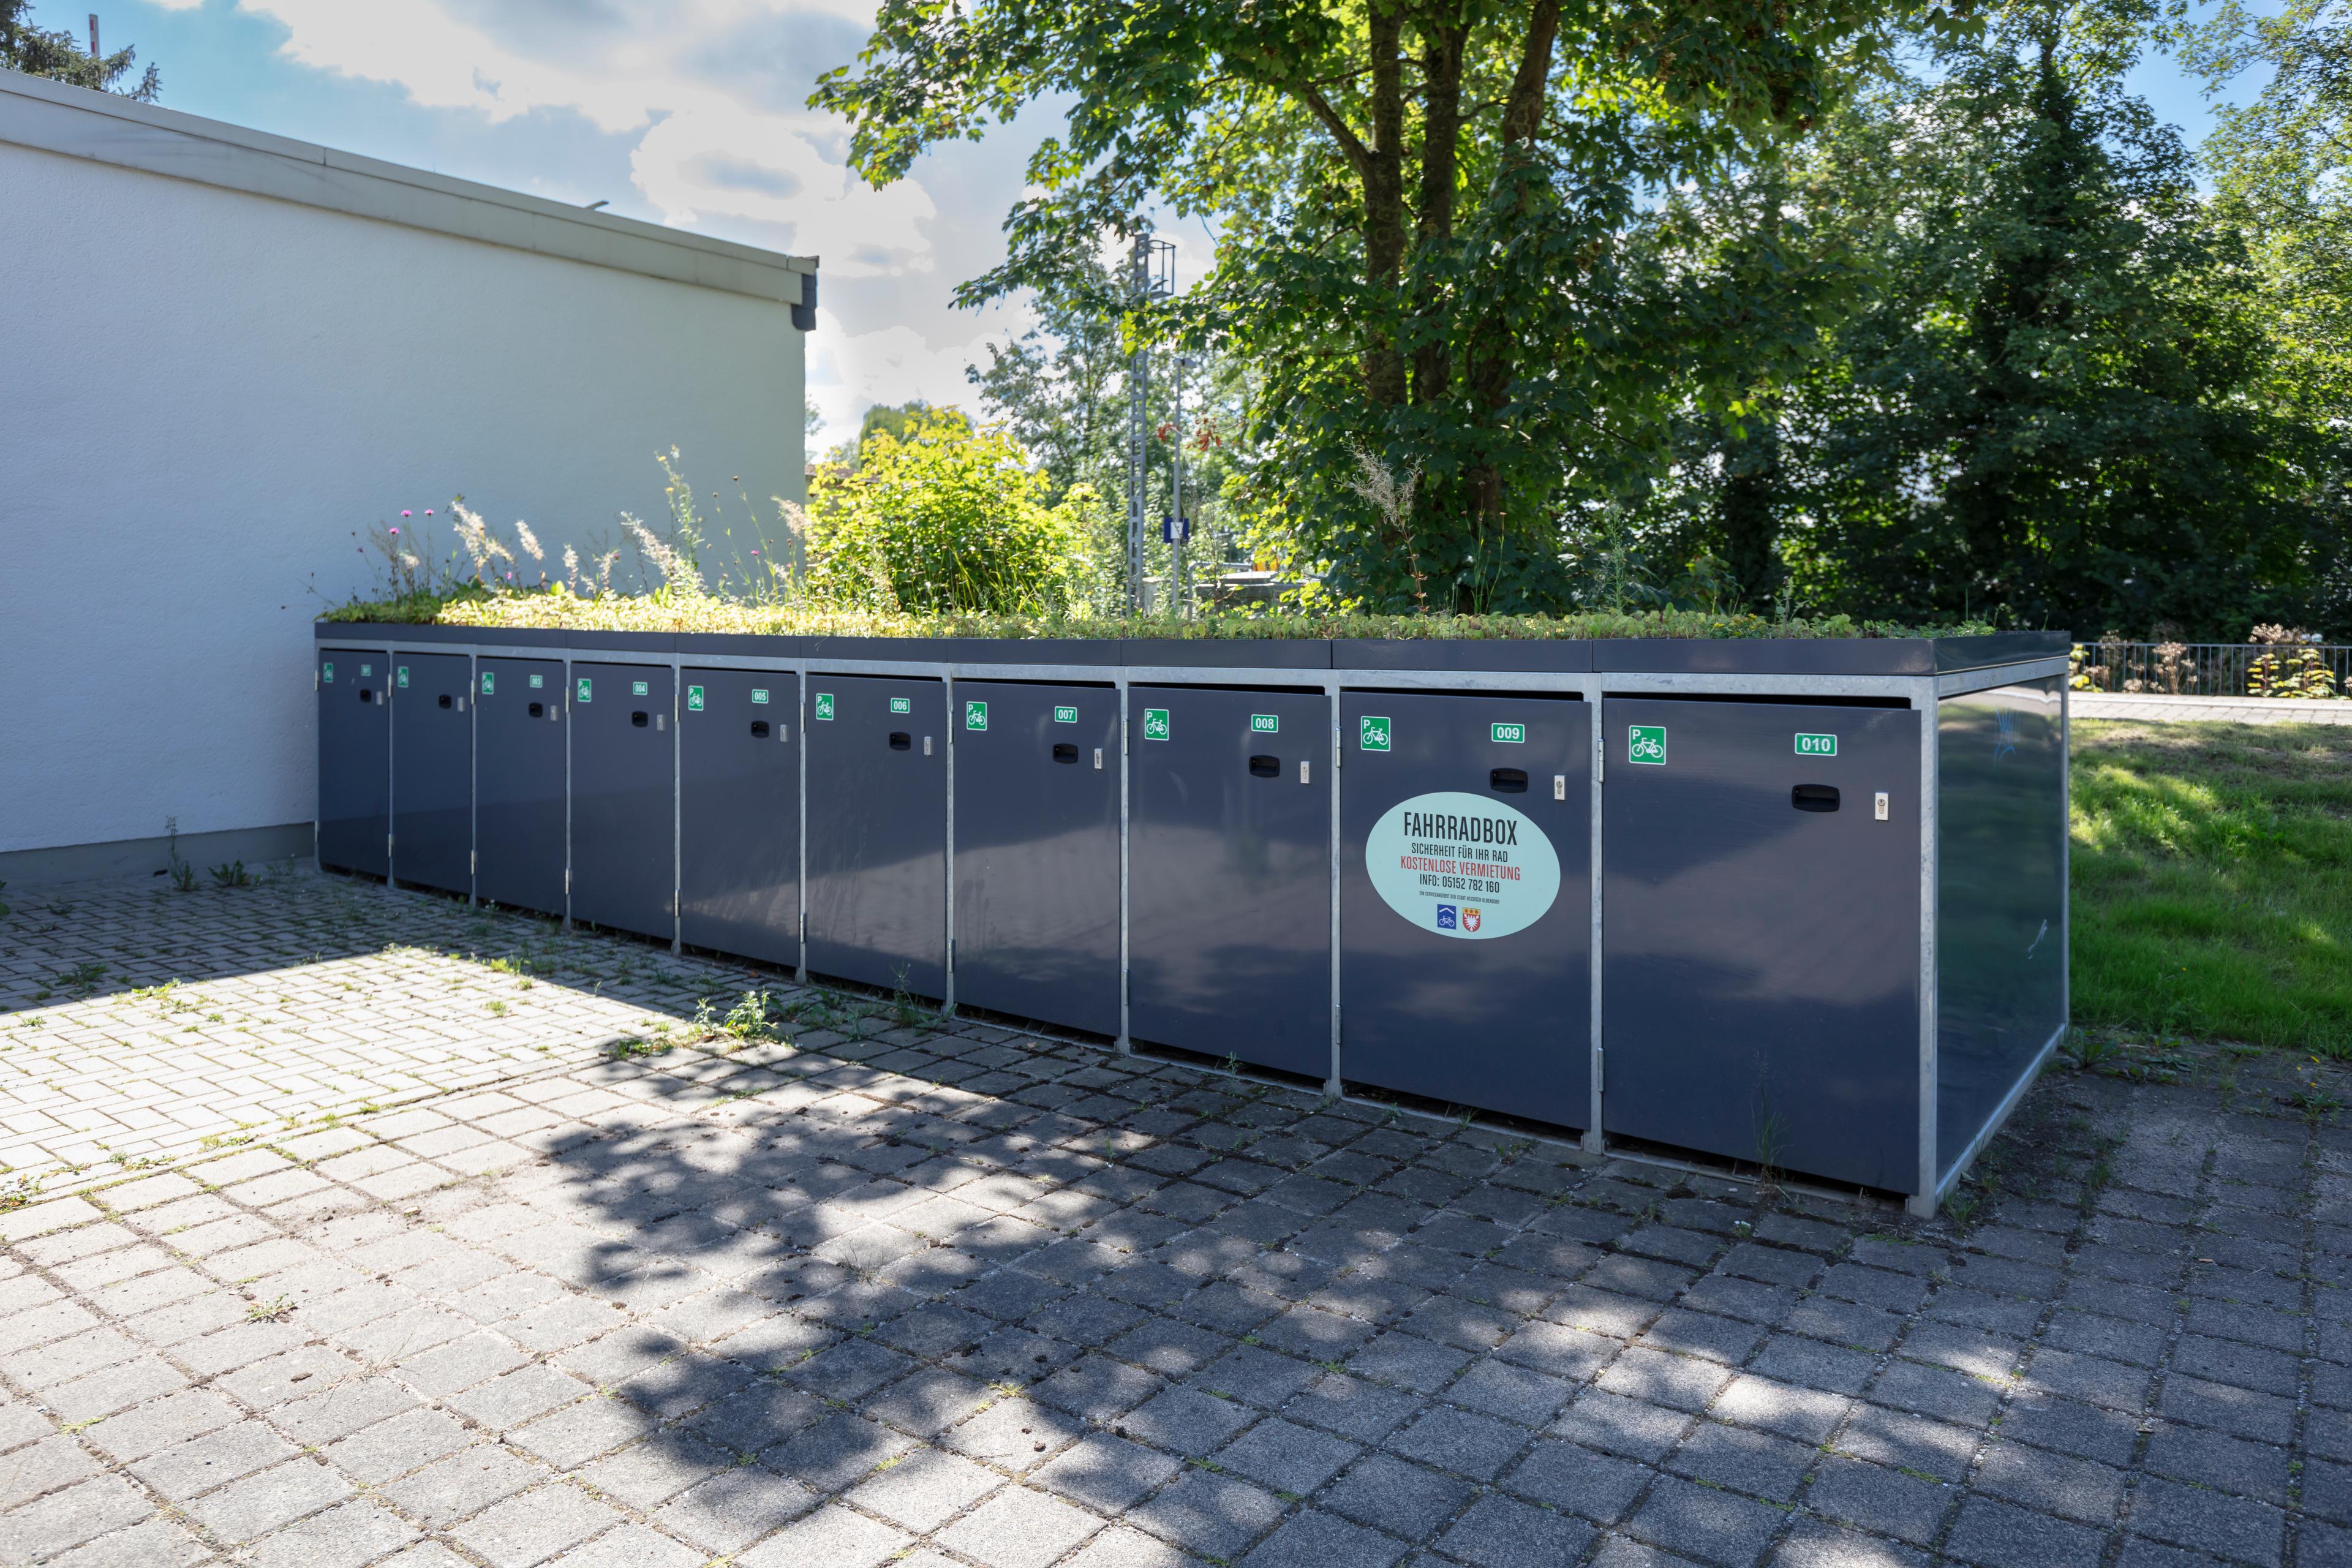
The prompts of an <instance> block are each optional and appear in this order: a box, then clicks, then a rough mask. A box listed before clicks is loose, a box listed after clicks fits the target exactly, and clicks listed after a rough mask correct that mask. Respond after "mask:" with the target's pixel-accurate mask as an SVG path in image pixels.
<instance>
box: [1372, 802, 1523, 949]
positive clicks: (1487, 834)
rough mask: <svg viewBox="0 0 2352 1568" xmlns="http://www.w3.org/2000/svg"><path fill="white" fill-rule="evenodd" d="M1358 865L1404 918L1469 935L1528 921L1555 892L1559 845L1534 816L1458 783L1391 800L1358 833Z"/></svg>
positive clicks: (1490, 935) (1491, 935) (1507, 931)
mask: <svg viewBox="0 0 2352 1568" xmlns="http://www.w3.org/2000/svg"><path fill="white" fill-rule="evenodd" d="M1364 868H1365V870H1366V871H1367V872H1369V873H1370V877H1371V879H1372V889H1373V890H1374V891H1375V892H1377V893H1379V894H1380V896H1381V901H1382V902H1384V903H1386V904H1387V905H1388V907H1389V908H1391V909H1392V910H1395V911H1396V912H1397V913H1398V914H1400V915H1402V917H1404V919H1406V920H1408V921H1412V923H1413V924H1414V925H1417V926H1419V927H1420V928H1421V929H1422V930H1423V931H1434V932H1436V933H1437V934H1438V935H1440V936H1449V937H1457V938H1462V939H1465V940H1468V941H1474V942H1491V941H1493V940H1494V939H1495V938H1496V937H1504V936H1509V935H1511V934H1512V933H1513V932H1515V931H1525V930H1527V929H1528V927H1529V926H1531V925H1533V924H1535V923H1536V922H1537V921H1539V920H1541V919H1543V917H1544V915H1545V913H1546V912H1547V911H1548V910H1550V908H1551V906H1552V902H1553V900H1556V899H1558V898H1559V851H1557V850H1555V849H1554V848H1553V847H1552V845H1551V840H1550V839H1549V838H1547V837H1544V831H1543V829H1542V828H1541V827H1539V826H1537V825H1536V822H1535V819H1534V818H1532V817H1530V816H1526V815H1525V814H1524V813H1521V812H1517V811H1514V810H1513V809H1511V807H1509V806H1507V805H1504V804H1503V803H1502V802H1501V801H1498V800H1495V799H1492V798H1491V797H1489V796H1486V795H1468V794H1465V793H1464V792H1462V791H1459V790H1448V791H1444V792H1442V793H1439V794H1435V795H1414V796H1413V797H1412V799H1410V800H1405V801H1400V802H1398V803H1397V804H1396V805H1392V806H1391V807H1390V808H1389V809H1388V811H1387V812H1386V813H1384V814H1383V815H1382V816H1381V819H1380V820H1379V821H1378V822H1376V823H1374V824H1373V825H1372V831H1371V833H1370V835H1369V836H1368V837H1366V838H1365V840H1364ZM1470 899H1475V900H1478V901H1477V902H1476V903H1475V904H1474V903H1469V902H1466V901H1465V900H1470Z"/></svg>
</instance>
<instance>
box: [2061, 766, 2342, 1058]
mask: <svg viewBox="0 0 2352 1568" xmlns="http://www.w3.org/2000/svg"><path fill="white" fill-rule="evenodd" d="M2073 832H2074V1021H2075V1023H2076V1024H2078V1025H2082V1026H2085V1027H2088V1028H2093V1029H2098V1028H2108V1029H2123V1030H2128V1031H2134V1032H2141V1033H2147V1034H2153V1035H2159V1036H2163V1035H2170V1036H2187V1037H2200V1038H2213V1039H2231V1040H2244V1041H2248V1042H2251V1043H2252V1044H2255V1045H2263V1046H2274V1047H2289V1048H2294V1049H2300V1050H2307V1051H2310V1052H2313V1053H2314V1054H2315V1055H2321V1056H2328V1057H2336V1058H2352V725H2324V724H2292V725H2290V724H2172V723H2165V724H2156V723H2135V722H2131V721H2116V720H2076V721H2074V823H2073Z"/></svg>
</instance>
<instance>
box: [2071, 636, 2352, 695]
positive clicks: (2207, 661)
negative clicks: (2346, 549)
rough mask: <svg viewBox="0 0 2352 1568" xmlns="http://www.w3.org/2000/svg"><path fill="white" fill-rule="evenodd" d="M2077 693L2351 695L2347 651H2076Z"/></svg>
mask: <svg viewBox="0 0 2352 1568" xmlns="http://www.w3.org/2000/svg"><path fill="white" fill-rule="evenodd" d="M2070 671H2071V674H2072V677H2073V679H2072V680H2071V681H2070V682H2069V684H2071V685H2072V686H2073V687H2074V689H2075V690H2077V691H2128V692H2145V693H2147V694H2150V695H2155V696H2171V697H2344V696H2347V695H2352V644H2347V643H2177V642H2168V643H2156V642H2093V643H2076V644H2075V645H2074V656H2073V658H2072V659H2071V661H2070Z"/></svg>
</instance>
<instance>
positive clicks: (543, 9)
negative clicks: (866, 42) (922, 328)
mask: <svg viewBox="0 0 2352 1568" xmlns="http://www.w3.org/2000/svg"><path fill="white" fill-rule="evenodd" d="M240 4H241V5H242V7H243V8H244V9H245V10H247V11H251V12H255V13H258V14H260V15H263V16H269V17H272V18H274V19H275V20H277V21H278V22H279V23H280V24H282V25H283V26H285V27H286V29H287V33H288V37H287V40H286V43H285V46H284V52H285V53H286V54H287V55H288V56H289V57H290V58H293V59H295V60H297V61H299V63H301V64H303V65H306V66H310V67H311V68H315V69H319V70H323V71H332V72H337V73H340V74H342V75H346V76H351V77H356V78H360V79H364V80H370V81H381V82H387V83H390V84H392V85H394V86H396V87H398V88H400V89H402V90H403V91H404V92H406V93H407V94H408V96H409V97H410V98H412V99H414V100H415V101H416V102H417V103H418V104H420V105H422V106H424V107H425V108H428V109H446V110H467V111H471V112H474V113H478V114H480V115H483V116H485V117H487V118H488V120H490V121H493V122H499V121H508V120H511V119H513V118H515V117H517V116H519V115H523V114H529V113H530V112H532V111H534V110H572V111H574V112H576V113H578V114H580V115H582V116H583V117H585V118H586V119H587V120H588V121H590V122H591V123H593V125H595V126H596V128H597V129H598V130H600V131H603V132H606V133H608V134H614V135H626V134H629V133H631V132H635V133H637V142H636V145H635V150H634V152H633V153H632V155H631V159H630V172H631V177H632V179H633V181H634V183H635V185H636V187H637V190H638V191H639V193H640V194H642V195H644V197H645V198H646V201H647V202H648V203H649V204H651V205H653V207H654V208H655V209H656V211H658V212H659V213H660V214H661V215H662V217H663V219H664V221H665V222H667V223H671V224H675V225H677V226H681V227H691V226H697V225H698V224H699V223H700V222H702V221H703V220H704V219H706V218H709V217H711V216H721V217H736V218H745V219H751V220H753V221H757V222H761V223H766V224H784V225H790V226H792V230H793V238H792V241H791V243H792V247H793V249H795V250H797V251H801V252H803V253H814V254H822V255H823V256H824V258H825V270H826V271H828V272H830V273H833V274H835V275H836V276H844V277H872V276H888V275H896V274H900V273H907V272H928V271H929V270H931V266H932V263H931V248H932V242H931V238H930V237H929V234H928V233H927V232H926V226H927V225H928V224H929V221H930V220H932V219H933V218H935V217H936V216H937V209H936V208H935V207H934V206H933V205H932V202H931V198H930V195H929V192H927V191H925V190H924V189H923V187H922V185H921V184H919V182H917V181H915V180H911V179H908V180H901V181H899V182H898V183H897V184H893V185H891V186H889V187H888V188H887V189H885V190H880V191H877V190H874V189H872V188H870V187H869V186H867V185H866V183H865V182H864V181H863V180H860V179H858V178H856V176H855V175H853V174H850V173H849V171H848V169H847V168H846V167H845V165H844V164H842V163H839V162H837V161H833V160H829V159H828V158H827V157H826V156H825V154H824V152H823V151H821V150H820V148H819V146H818V145H817V142H816V140H815V138H816V137H818V136H831V135H834V134H835V133H837V132H838V131H839V129H840V128H839V126H838V125H837V124H835V122H833V121H829V120H826V119H824V118H822V117H819V116H817V115H815V114H813V113H810V112H808V111H805V110H785V111H780V110H775V109H772V108H766V107H762V106H760V105H758V104H756V103H754V102H750V101H746V100H744V99H743V98H742V97H741V96H739V95H738V94H737V93H736V92H733V91H730V87H729V83H728V82H727V81H726V80H723V79H719V78H717V77H714V75H713V74H712V70H713V68H712V67H711V65H710V64H709V59H710V53H709V51H710V50H711V49H712V48H713V47H714V46H717V45H721V44H723V43H724V41H725V40H727V39H728V38H730V37H737V36H742V35H744V34H746V32H747V30H750V31H757V30H758V29H761V28H762V27H772V24H774V23H775V22H776V21H777V20H778V19H779V18H784V17H790V16H810V15H824V16H838V17H844V18H846V19H849V20H852V21H856V22H858V23H860V24H864V23H868V22H870V21H871V19H872V14H873V6H872V4H871V0H793V3H792V4H789V5H786V4H781V3H777V0H602V3H595V0H592V3H590V4H587V5H550V4H548V3H547V0H494V3H488V4H485V3H482V0H471V3H469V0H365V3H364V4H353V3H352V0H240ZM763 36H764V35H763ZM823 63H826V64H830V63H831V62H829V61H827V62H823Z"/></svg>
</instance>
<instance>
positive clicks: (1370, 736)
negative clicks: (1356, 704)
mask: <svg viewBox="0 0 2352 1568" xmlns="http://www.w3.org/2000/svg"><path fill="white" fill-rule="evenodd" d="M1356 744H1357V745H1359V746H1361V747H1362V748H1363V749H1364V750H1365V751H1368V752H1385V751H1387V750H1388V749H1389V721H1387V720H1386V719H1383V718H1381V717H1380V716H1379V715H1378V714H1374V713H1367V714H1365V715H1364V716H1363V718H1362V719H1361V720H1360V721H1358V722H1357V726H1356Z"/></svg>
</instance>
